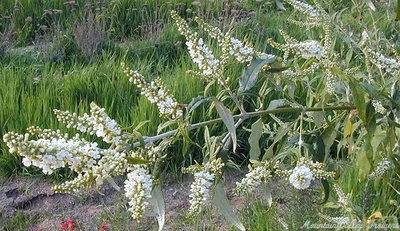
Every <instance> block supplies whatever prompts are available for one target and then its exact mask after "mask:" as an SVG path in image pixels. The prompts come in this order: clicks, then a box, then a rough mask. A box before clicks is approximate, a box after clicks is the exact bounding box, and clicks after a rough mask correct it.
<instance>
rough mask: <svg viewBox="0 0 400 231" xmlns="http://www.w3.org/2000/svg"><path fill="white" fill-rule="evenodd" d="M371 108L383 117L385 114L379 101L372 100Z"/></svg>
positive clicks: (384, 109) (385, 111) (385, 110)
mask: <svg viewBox="0 0 400 231" xmlns="http://www.w3.org/2000/svg"><path fill="white" fill-rule="evenodd" d="M372 106H373V107H374V108H375V111H376V112H378V113H380V114H382V115H385V114H386V113H387V109H386V108H385V107H384V106H383V105H382V103H381V101H379V100H376V99H373V100H372Z"/></svg>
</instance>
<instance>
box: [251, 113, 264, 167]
mask: <svg viewBox="0 0 400 231" xmlns="http://www.w3.org/2000/svg"><path fill="white" fill-rule="evenodd" d="M262 132H263V122H262V120H261V119H258V120H257V121H256V122H254V124H253V125H251V133H250V136H249V139H248V141H249V145H250V151H249V155H250V160H258V158H259V157H260V154H261V150H260V144H259V140H260V138H261V135H262Z"/></svg>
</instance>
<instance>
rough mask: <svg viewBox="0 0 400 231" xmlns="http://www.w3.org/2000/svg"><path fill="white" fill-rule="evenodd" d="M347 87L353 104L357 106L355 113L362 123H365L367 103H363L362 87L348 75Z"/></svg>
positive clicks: (363, 92) (363, 93)
mask: <svg viewBox="0 0 400 231" xmlns="http://www.w3.org/2000/svg"><path fill="white" fill-rule="evenodd" d="M349 87H350V89H351V93H352V95H353V98H354V104H355V106H356V108H357V113H358V116H359V117H360V119H361V120H362V121H363V123H364V125H367V112H366V108H367V105H366V103H365V91H364V88H363V87H361V85H360V84H359V83H358V82H357V81H356V80H355V79H353V78H351V77H349Z"/></svg>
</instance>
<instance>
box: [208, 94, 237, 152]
mask: <svg viewBox="0 0 400 231" xmlns="http://www.w3.org/2000/svg"><path fill="white" fill-rule="evenodd" d="M213 102H214V104H215V107H216V108H217V111H218V114H219V115H220V116H221V118H222V121H223V122H224V124H225V126H226V127H227V128H228V132H229V134H230V135H231V138H232V144H233V152H236V143H237V138H236V127H235V121H234V120H233V116H232V112H231V111H230V110H229V109H228V108H226V107H225V106H224V105H223V104H222V103H221V102H220V101H218V100H216V99H213Z"/></svg>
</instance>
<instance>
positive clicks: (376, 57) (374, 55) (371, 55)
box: [365, 48, 400, 74]
mask: <svg viewBox="0 0 400 231" xmlns="http://www.w3.org/2000/svg"><path fill="white" fill-rule="evenodd" d="M365 51H366V55H367V58H368V60H369V61H370V62H371V63H373V64H374V65H375V66H377V67H378V68H379V69H382V70H385V71H386V72H387V73H392V74H395V73H399V71H400V60H399V59H396V58H389V57H386V56H385V55H383V54H381V53H379V52H376V51H373V50H372V49H370V48H366V49H365Z"/></svg>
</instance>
